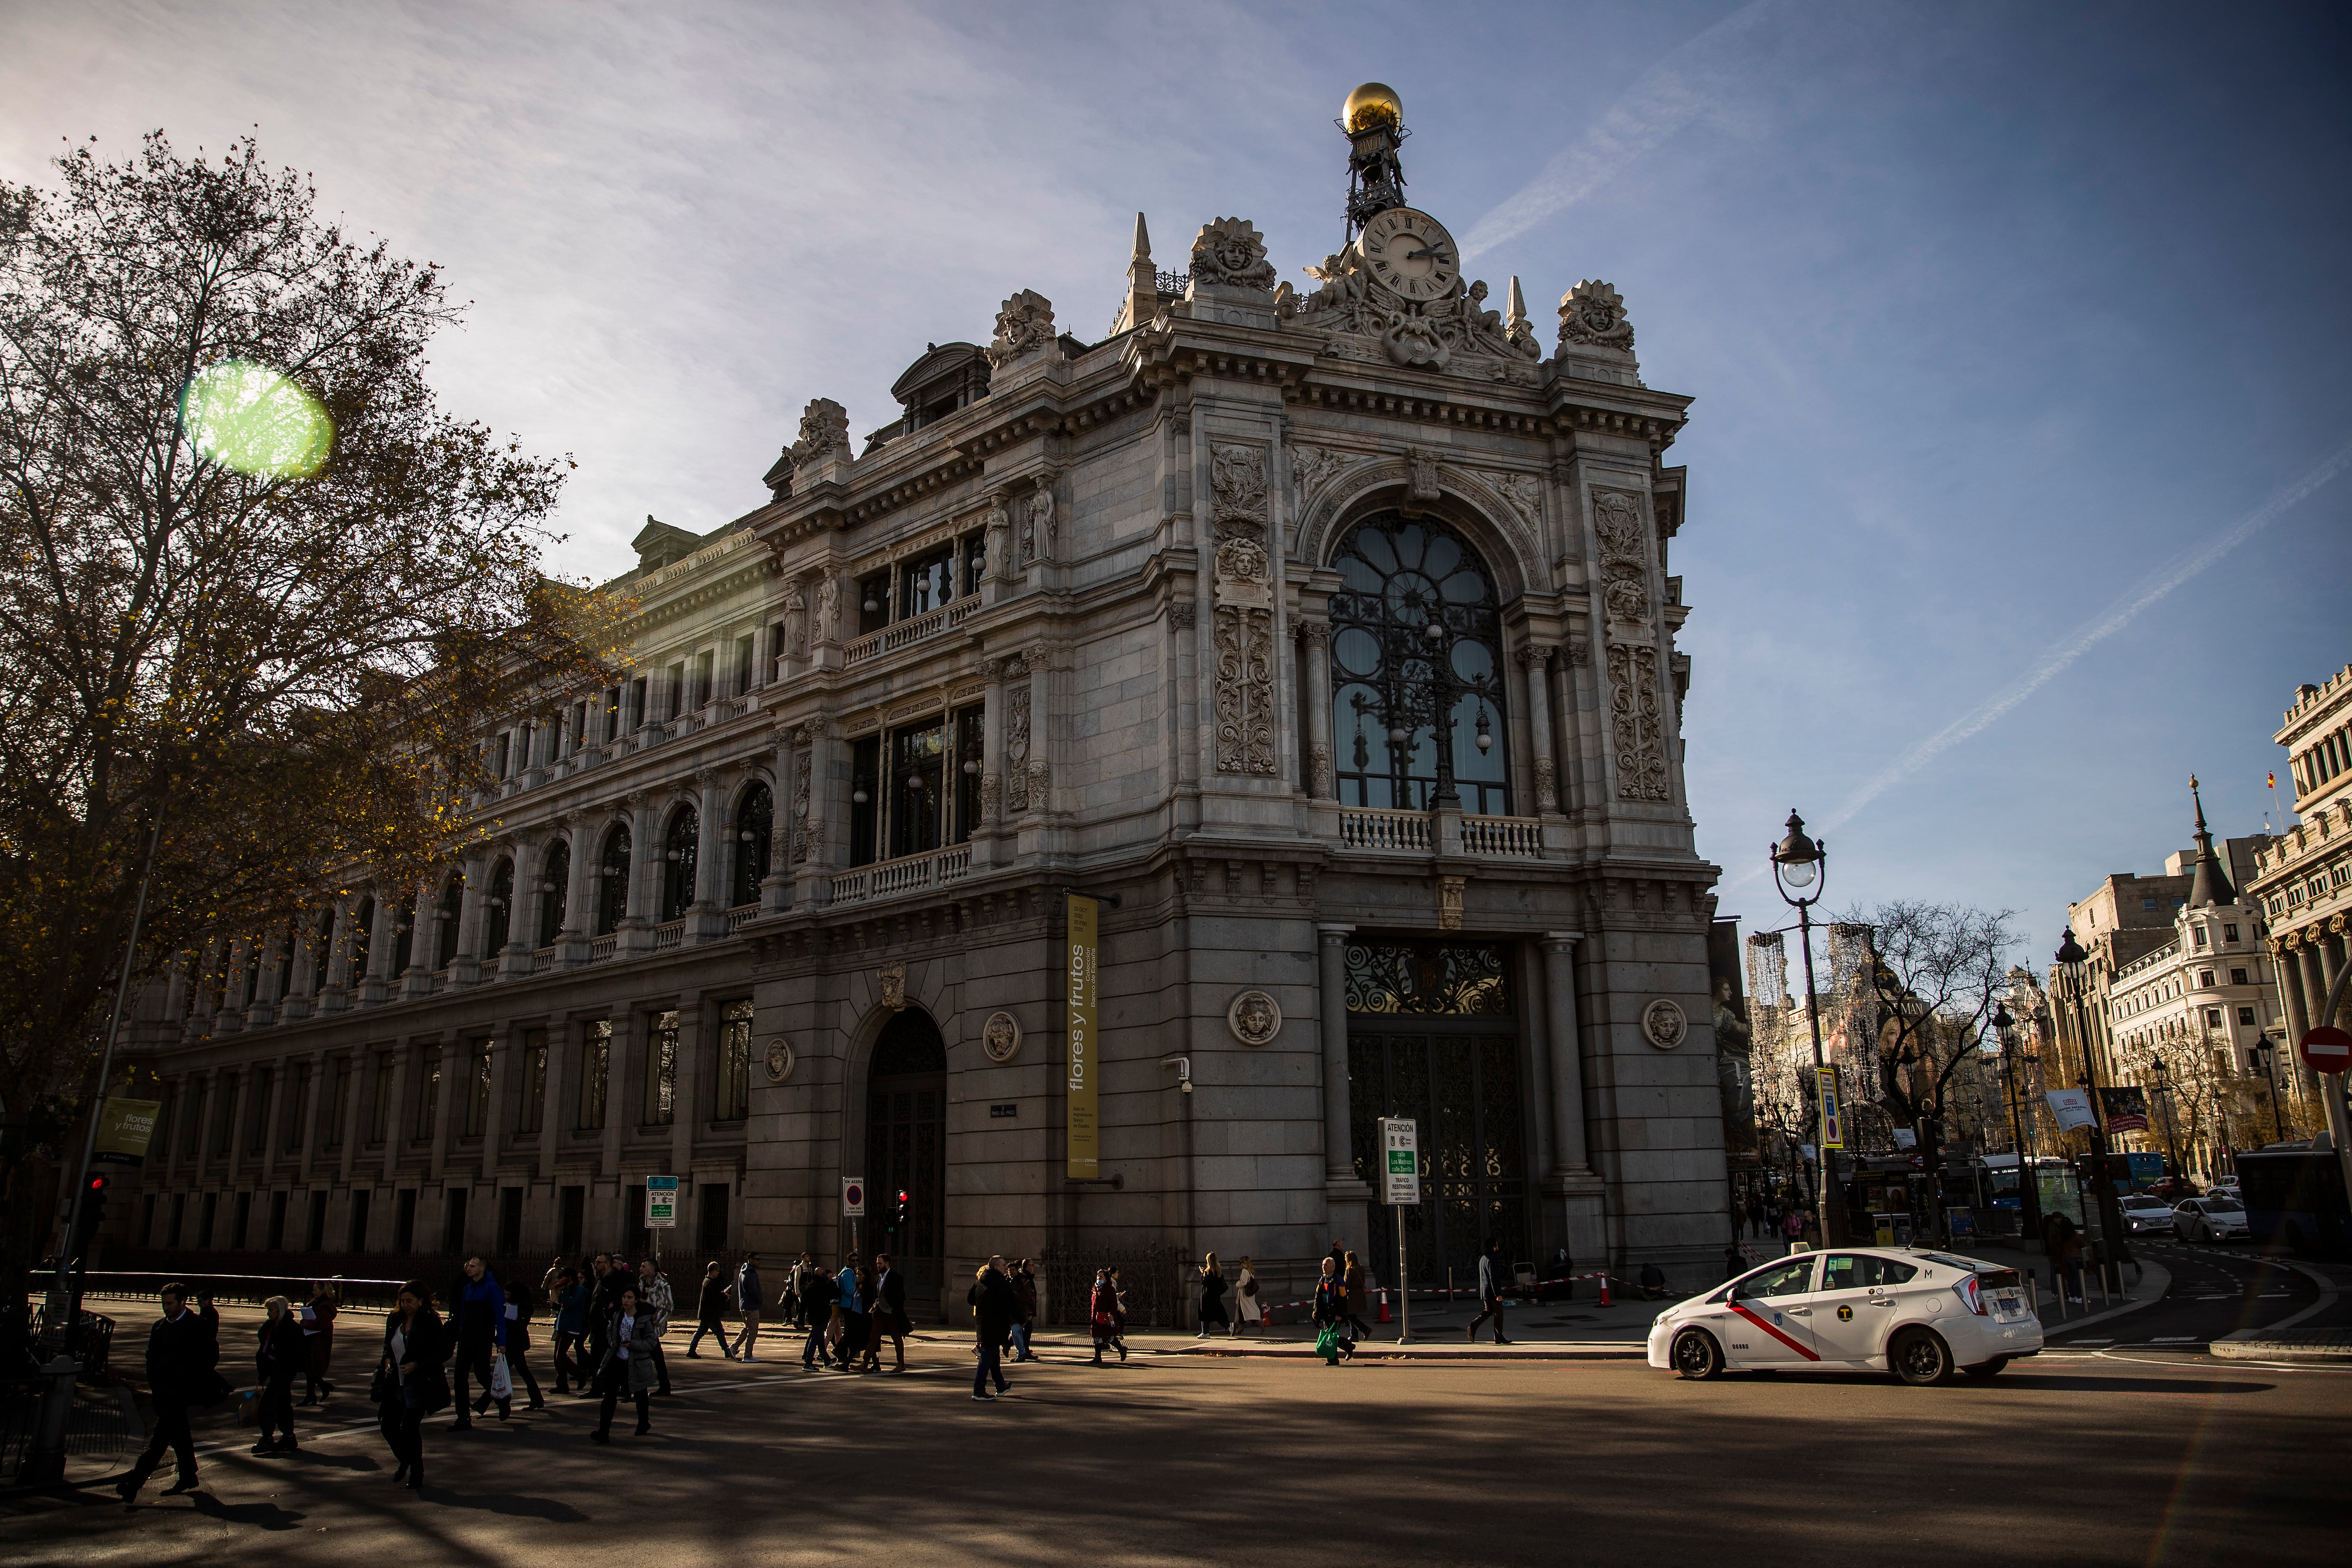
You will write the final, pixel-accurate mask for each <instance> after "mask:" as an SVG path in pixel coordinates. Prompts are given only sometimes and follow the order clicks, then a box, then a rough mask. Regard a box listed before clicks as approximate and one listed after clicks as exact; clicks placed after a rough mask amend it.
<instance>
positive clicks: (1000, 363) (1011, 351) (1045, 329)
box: [988, 289, 1055, 370]
mask: <svg viewBox="0 0 2352 1568" xmlns="http://www.w3.org/2000/svg"><path fill="white" fill-rule="evenodd" d="M1054 336H1055V333H1054V302H1053V301H1052V300H1048V299H1046V298H1045V296H1044V295H1043V294H1040V293H1038V292H1037V290H1035V289H1023V290H1021V292H1019V293H1018V294H1015V295H1013V298H1011V299H1010V300H1005V301H1004V303H1003V306H1002V307H1001V308H1000V309H999V310H997V312H996V336H995V337H994V338H993V339H992V340H991V341H990V342H989V345H988V363H990V364H991V365H992V366H993V367H995V368H997V369H1000V370H1001V369H1003V367H1004V366H1006V365H1008V364H1011V363H1013V361H1014V360H1017V359H1022V358H1024V357H1025V356H1027V355H1029V354H1033V353H1045V351H1047V350H1049V349H1051V348H1052V347H1053V346H1054Z"/></svg>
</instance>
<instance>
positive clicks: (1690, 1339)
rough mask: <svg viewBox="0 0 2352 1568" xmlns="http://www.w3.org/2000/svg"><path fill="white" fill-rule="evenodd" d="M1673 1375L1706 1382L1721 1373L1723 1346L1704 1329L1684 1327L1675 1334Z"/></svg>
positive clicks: (1719, 1375) (1694, 1381)
mask: <svg viewBox="0 0 2352 1568" xmlns="http://www.w3.org/2000/svg"><path fill="white" fill-rule="evenodd" d="M1673 1360H1674V1363H1675V1376H1676V1377H1682V1378H1687V1379H1689V1380H1690V1381H1691V1382H1693V1383H1706V1382H1709V1381H1712V1380H1713V1379H1715V1378H1718V1377H1721V1376H1722V1375H1723V1347H1722V1346H1720V1345H1718V1344H1717V1343H1716V1342H1715V1336H1714V1335H1713V1334H1710V1333H1708V1332H1707V1331H1706V1330H1705V1329H1685V1330H1684V1331H1682V1332H1681V1333H1678V1334H1676V1335H1675V1345H1674V1352H1673Z"/></svg>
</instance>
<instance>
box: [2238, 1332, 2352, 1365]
mask: <svg viewBox="0 0 2352 1568" xmlns="http://www.w3.org/2000/svg"><path fill="white" fill-rule="evenodd" d="M2210 1348H2211V1350H2212V1352H2213V1353H2214V1354H2215V1355H2217V1356H2219V1357H2221V1359H2222V1360H2223V1361H2295V1362H2320V1363H2333V1364H2335V1365H2337V1366H2347V1365H2352V1329H2301V1330H2296V1329H2290V1330H2288V1331H2285V1332H2283V1333H2282V1332H2280V1331H2278V1330H2275V1329H2240V1330H2239V1331H2237V1333H2234V1334H2230V1335H2227V1336H2225V1337H2224V1338H2221V1339H2218V1340H2215V1341H2214V1342H2213V1343H2212V1346H2211V1347H2210Z"/></svg>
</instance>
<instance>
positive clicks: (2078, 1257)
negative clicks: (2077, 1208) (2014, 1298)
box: [2042, 1214, 2083, 1307]
mask: <svg viewBox="0 0 2352 1568" xmlns="http://www.w3.org/2000/svg"><path fill="white" fill-rule="evenodd" d="M2042 1232H2043V1237H2044V1239H2043V1241H2042V1250H2043V1251H2045V1252H2047V1253H2048V1254H2049V1255H2050V1293H2051V1294H2052V1295H2053V1296H2054V1295H2056V1294H2058V1291H2059V1289H2060V1282H2061V1280H2062V1279H2063V1283H2064V1289H2065V1292H2066V1304H2067V1305H2068V1306H2070V1307H2079V1306H2082V1305H2083V1232H2082V1229H2081V1227H2080V1226H2076V1225H2075V1223H2074V1216H2073V1215H2064V1214H2053V1215H2051V1216H2050V1217H2049V1219H2047V1220H2046V1221H2044V1222H2043V1224H2042Z"/></svg>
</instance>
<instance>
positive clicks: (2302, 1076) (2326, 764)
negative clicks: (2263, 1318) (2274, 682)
mask: <svg viewBox="0 0 2352 1568" xmlns="http://www.w3.org/2000/svg"><path fill="white" fill-rule="evenodd" d="M2272 739H2273V740H2274V741H2276V742H2278V743H2279V744H2280V745H2282V746H2284V747H2285V748H2286V751H2287V773H2288V776H2289V777H2291V778H2292V779H2293V780H2294V811H2295V815H2296V816H2298V817H2299V818H2301V820H2300V821H2299V822H2297V823H2296V824H2295V826H2292V827H2289V828H2286V829H2284V831H2283V832H2281V833H2280V835H2279V836H2278V837H2277V838H2275V839H2273V841H2272V842H2271V843H2270V844H2269V845H2268V846H2267V847H2265V848H2264V850H2263V854H2262V856H2261V858H2259V860H2258V861H2257V862H2256V866H2255V871H2254V875H2253V877H2252V879H2251V880H2250V882H2249V883H2248V884H2247V886H2248V889H2249V891H2250V893H2251V894H2252V898H2253V899H2254V900H2255V901H2256V902H2257V903H2258V904H2260V905H2261V907H2262V914H2263V920H2264V921H2266V922H2267V924H2268V926H2269V936H2270V943H2271V950H2272V952H2273V953H2274V954H2275V955H2276V956H2277V959H2278V965H2279V975H2280V982H2281V989H2282V991H2283V992H2284V1002H2285V1005H2286V1018H2287V1028H2288V1030H2289V1031H2290V1033H2291V1035H2292V1037H2293V1038H2294V1039H2301V1038H2302V1037H2303V1035H2304V1033H2305V1031H2306V1030H2307V1029H2309V1028H2311V1027H2312V1026H2315V1025H2316V1024H2317V1023H2318V1022H2319V1021H2320V1016H2321V1014H2322V1011H2323V1009H2324V1007H2325V1005H2326V997H2327V993H2328V989H2329V988H2330V987H2331V986H2333V985H2335V984H2336V981H2337V978H2338V977H2339V976H2340V975H2342V973H2344V964H2345V961H2346V944H2347V937H2352V664H2347V665H2346V666H2345V667H2344V668H2342V669H2340V670H2338V671H2336V674H2335V675H2333V676H2331V677H2330V678H2329V679H2328V680H2327V682H2326V684H2325V685H2321V686H2313V685H2309V684H2306V685H2304V686H2301V687H2298V688H2297V689H2296V690H2295V694H2294V707H2292V708H2289V709H2288V710H2286V714H2285V721H2284V723H2283V724H2282V725H2281V726H2280V727H2279V730H2278V731H2277V733H2276V734H2274V735H2273V736H2272ZM2347 1011H2352V1009H2347ZM2346 1022H2347V1019H2346V1018H2345V1017H2344V1016H2342V1015H2341V1014H2339V1016H2337V1018H2336V1024H2337V1025H2338V1026H2343V1025H2344V1024H2345V1023H2346ZM2294 1070H2295V1073H2296V1075H2297V1079H2298V1081H2299V1083H2300V1085H2301V1087H2302V1089H2303V1090H2304V1092H2305V1094H2307V1095H2310V1096H2312V1097H2313V1098H2315V1099H2320V1100H2323V1102H2324V1104H2325V1108H2326V1113H2327V1121H2328V1127H2329V1130H2330V1131H2332V1132H2333V1133H2334V1134H2335V1137H2336V1144H2337V1146H2338V1147H2339V1148H2342V1147H2352V1123H2347V1117H2346V1114H2345V1110H2344V1100H2343V1093H2342V1089H2343V1083H2344V1080H2343V1079H2341V1078H2338V1079H2335V1080H2334V1082H2333V1084H2332V1085H2330V1089H2331V1092H2329V1093H2327V1094H2326V1095H2325V1096H2322V1095H2321V1093H2320V1080H2319V1079H2318V1078H2317V1076H2316V1075H2315V1074H2314V1073H2312V1072H2311V1070H2310V1069H2309V1068H2305V1067H2304V1066H2303V1065H2302V1064H2301V1062H2300V1061H2298V1062H2297V1063H2296V1064H2295V1068H2294Z"/></svg>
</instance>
